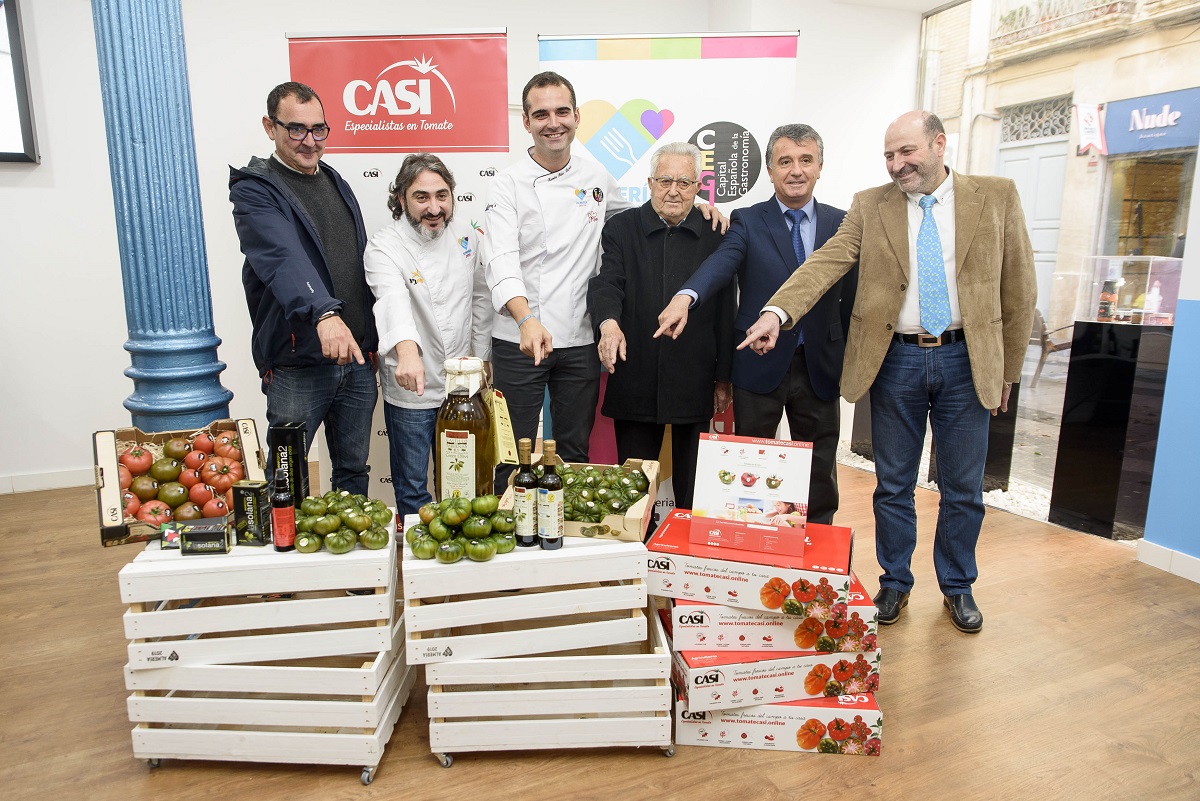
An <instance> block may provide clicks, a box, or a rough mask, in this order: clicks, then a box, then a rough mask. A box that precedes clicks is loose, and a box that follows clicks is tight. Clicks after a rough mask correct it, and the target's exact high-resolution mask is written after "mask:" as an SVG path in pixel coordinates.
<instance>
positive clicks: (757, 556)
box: [647, 510, 882, 755]
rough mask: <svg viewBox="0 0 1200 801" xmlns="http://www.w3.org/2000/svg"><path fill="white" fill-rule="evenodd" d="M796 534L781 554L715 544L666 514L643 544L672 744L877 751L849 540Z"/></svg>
mask: <svg viewBox="0 0 1200 801" xmlns="http://www.w3.org/2000/svg"><path fill="white" fill-rule="evenodd" d="M800 531H802V532H803V534H802V536H803V546H802V547H799V548H789V549H788V550H789V551H791V553H783V552H781V551H751V550H740V549H735V548H730V547H728V546H723V545H718V546H714V545H710V544H705V543H704V541H703V540H704V538H703V537H700V538H697V537H696V536H694V534H693V520H692V518H691V515H690V513H689V512H687V511H684V510H676V511H675V512H673V513H672V514H671V515H670V516H669V517H668V518H667V519H666V520H665V521H664V523H663V525H662V526H660V527H659V529H658V531H656V532H655V534H654V536H653V537H651V539H650V541H649V542H648V543H647V548H648V549H649V560H648V563H647V568H648V570H647V586H648V589H649V592H650V594H651V595H652V596H657V597H658V598H660V599H662V601H661V602H660V604H659V606H658V609H659V615H660V617H661V618H662V620H663V621H664V624H665V626H666V628H667V634H668V637H669V639H670V640H671V643H672V651H673V654H672V678H673V680H674V682H675V685H676V691H677V700H676V707H675V740H676V742H678V743H683V744H688V745H709V746H724V747H738V748H753V749H768V750H770V749H774V750H790V751H807V752H817V753H837V754H855V755H874V754H878V753H879V750H880V744H881V734H882V715H881V713H880V711H879V707H878V705H877V704H876V702H875V696H874V693H875V690H876V689H877V688H878V686H879V665H880V658H881V653H880V651H879V649H878V646H877V642H876V637H877V632H876V625H877V624H876V610H875V606H874V604H873V603H872V602H871V600H870V598H868V597H867V594H866V591H865V589H864V588H863V586H862V584H860V583H859V581H858V579H857V578H856V577H855V576H854V575H853V574H852V573H851V571H850V557H851V551H852V545H853V532H852V531H851V530H849V529H846V528H839V527H836V526H823V525H819V524H813V523H810V524H808V525H807V526H805V527H804V528H803V529H800ZM697 540H699V541H697ZM797 551H798V552H799V553H797Z"/></svg>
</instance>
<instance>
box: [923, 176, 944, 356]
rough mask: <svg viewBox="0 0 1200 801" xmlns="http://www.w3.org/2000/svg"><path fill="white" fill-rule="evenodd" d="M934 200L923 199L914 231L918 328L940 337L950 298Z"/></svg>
mask: <svg viewBox="0 0 1200 801" xmlns="http://www.w3.org/2000/svg"><path fill="white" fill-rule="evenodd" d="M936 202H937V198H935V197H934V196H933V195H925V196H923V197H922V198H921V201H920V204H921V208H922V209H924V210H925V216H924V217H922V218H921V229H920V230H919V231H917V284H918V286H919V288H920V289H919V291H920V295H921V298H920V299H921V326H922V327H923V328H924V329H925V330H926V331H928V332H929V333H931V334H933V335H934V336H935V337H936V336H941V335H942V332H943V331H945V330H946V327H947V326H949V325H950V294H949V292H947V290H946V261H945V259H943V258H942V239H941V237H939V236H938V229H937V223H936V222H934V220H933V204H934V203H936Z"/></svg>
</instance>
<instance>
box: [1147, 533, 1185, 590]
mask: <svg viewBox="0 0 1200 801" xmlns="http://www.w3.org/2000/svg"><path fill="white" fill-rule="evenodd" d="M1137 556H1138V561H1139V562H1144V563H1145V564H1148V565H1150V566H1151V567H1157V568H1158V569H1159V570H1165V571H1166V572H1168V573H1171V574H1173V575H1176V576H1179V577H1180V578H1185V579H1187V580H1188V581H1192V582H1195V583H1197V584H1200V558H1197V557H1195V556H1191V555H1189V554H1186V553H1180V552H1179V551H1173V550H1171V549H1170V548H1164V547H1163V546H1161V545H1158V544H1157V543H1153V542H1146V540H1144V539H1143V540H1138V546H1137Z"/></svg>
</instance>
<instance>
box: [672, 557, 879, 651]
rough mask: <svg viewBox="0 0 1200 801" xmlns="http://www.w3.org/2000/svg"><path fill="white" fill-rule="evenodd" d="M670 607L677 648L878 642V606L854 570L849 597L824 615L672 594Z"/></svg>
mask: <svg viewBox="0 0 1200 801" xmlns="http://www.w3.org/2000/svg"><path fill="white" fill-rule="evenodd" d="M814 600H815V599H814ZM670 612H671V620H670V625H671V642H672V643H673V644H674V646H675V648H676V649H678V650H680V651H776V652H781V653H798V652H802V651H819V652H822V653H836V652H840V651H849V652H854V651H873V650H875V648H876V647H877V642H876V637H877V634H878V632H877V624H876V618H877V616H878V610H877V609H876V608H875V604H874V603H872V602H871V599H870V598H868V597H867V591H866V588H864V587H863V585H862V584H861V583H859V581H858V577H857V576H855V575H853V574H851V576H850V593H849V601H848V602H847V603H845V604H841V603H839V604H834V605H833V606H832V607H830V610H829V615H828V617H827V618H826V619H824V620H821V619H819V618H816V617H800V616H798V615H787V614H782V613H780V612H766V611H755V610H750V609H739V608H737V607H732V606H722V605H720V604H710V603H705V602H703V601H692V600H684V599H675V600H673V602H672V605H671V609H670Z"/></svg>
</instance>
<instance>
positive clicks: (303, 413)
mask: <svg viewBox="0 0 1200 801" xmlns="http://www.w3.org/2000/svg"><path fill="white" fill-rule="evenodd" d="M263 392H265V393H266V395H267V423H268V424H270V425H277V424H279V423H299V422H303V423H305V424H306V425H307V427H308V445H309V447H310V448H311V447H312V443H313V440H314V439H315V438H316V433H317V427H318V426H320V425H321V424H322V423H324V424H325V444H326V447H328V449H329V461H330V463H331V464H332V465H333V475H331V476H330V480H331V482H332V486H333V488H335V489H344V490H349V491H350V492H353V493H361V494H363V495H367V494H369V493H368V492H367V490H368V489H369V486H368V478H367V477H368V475H369V473H370V470H371V468H370V466H369V465H368V464H367V455H368V453H369V451H370V448H371V418H372V415H373V414H374V412H375V399H376V398H377V397H378V395H379V385H378V383H377V382H376V380H375V370H374V368H372V366H371V363H370V362H369V361H368V362H367V363H366V364H357V363H355V362H351V363H350V364H346V365H336V364H322V365H316V366H313V367H276V368H275V369H273V370H272V371H271V372H270V373H268V374H267V377H266V379H265V380H264V381H263ZM269 479H270V476H268V480H269ZM309 491H310V492H311V493H313V494H314V495H319V494H320V493H319V492H318V491H317V488H316V487H311V488H310V489H309Z"/></svg>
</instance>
